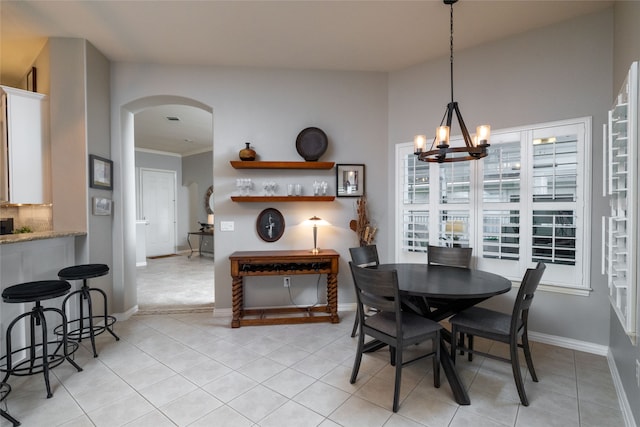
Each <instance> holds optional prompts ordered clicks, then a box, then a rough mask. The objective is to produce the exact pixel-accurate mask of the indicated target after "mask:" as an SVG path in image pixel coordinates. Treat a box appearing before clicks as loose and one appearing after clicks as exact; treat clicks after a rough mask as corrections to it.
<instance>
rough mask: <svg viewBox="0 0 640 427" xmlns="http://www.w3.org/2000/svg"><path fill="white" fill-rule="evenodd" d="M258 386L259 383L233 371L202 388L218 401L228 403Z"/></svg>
mask: <svg viewBox="0 0 640 427" xmlns="http://www.w3.org/2000/svg"><path fill="white" fill-rule="evenodd" d="M257 385H258V383H257V382H255V381H254V380H252V379H251V378H248V377H246V376H244V375H242V374H240V373H238V372H235V371H232V372H230V373H228V374H227V375H224V376H222V377H220V378H217V379H215V380H213V381H211V382H210V383H208V384H206V385H205V386H203V387H202V388H203V389H204V390H205V391H207V392H208V393H209V394H211V395H212V396H214V397H215V398H216V399H219V400H221V401H222V402H225V403H227V402H229V401H231V400H233V399H235V398H236V397H238V396H240V395H241V394H243V393H246V392H247V391H249V390H251V389H252V388H254V387H255V386H257Z"/></svg>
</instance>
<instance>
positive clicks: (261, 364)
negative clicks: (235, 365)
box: [238, 357, 287, 382]
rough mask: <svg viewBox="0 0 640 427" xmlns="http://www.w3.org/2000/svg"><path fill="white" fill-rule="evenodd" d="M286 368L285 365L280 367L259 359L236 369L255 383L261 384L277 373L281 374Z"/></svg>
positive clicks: (275, 363)
mask: <svg viewBox="0 0 640 427" xmlns="http://www.w3.org/2000/svg"><path fill="white" fill-rule="evenodd" d="M286 368H287V367H286V366H285V365H282V364H280V363H278V362H276V361H275V360H271V359H269V358H266V357H261V358H259V359H256V360H254V361H253V362H252V363H249V364H247V365H244V366H242V367H241V368H240V369H238V372H240V373H241V374H243V375H246V376H248V377H249V378H251V379H253V380H255V381H257V382H263V381H266V380H267V379H269V378H271V377H273V376H274V375H277V374H278V373H279V372H282V371H283V370H285V369H286Z"/></svg>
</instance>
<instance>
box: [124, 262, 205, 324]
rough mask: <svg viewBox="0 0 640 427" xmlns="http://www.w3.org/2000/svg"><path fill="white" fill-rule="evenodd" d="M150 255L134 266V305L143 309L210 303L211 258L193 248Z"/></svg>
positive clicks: (188, 307)
mask: <svg viewBox="0 0 640 427" xmlns="http://www.w3.org/2000/svg"><path fill="white" fill-rule="evenodd" d="M187 255H189V252H188V251H187V252H182V253H180V254H177V255H176V256H171V257H166V258H157V259H150V258H147V265H146V266H141V267H136V284H137V288H138V309H139V310H140V312H144V313H156V312H166V311H173V312H177V311H180V310H194V309H202V310H205V309H208V310H213V307H214V262H213V259H212V258H210V257H206V256H198V253H197V252H195V253H194V254H193V256H192V257H191V258H188V256H187Z"/></svg>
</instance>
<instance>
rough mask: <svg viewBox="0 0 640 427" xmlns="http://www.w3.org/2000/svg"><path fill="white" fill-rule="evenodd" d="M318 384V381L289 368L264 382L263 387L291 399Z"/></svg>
mask: <svg viewBox="0 0 640 427" xmlns="http://www.w3.org/2000/svg"><path fill="white" fill-rule="evenodd" d="M314 382H316V379H315V378H313V377H310V376H309V375H306V374H303V373H302V372H299V371H296V370H295V369H290V368H287V369H285V370H283V371H282V372H279V373H278V374H276V375H274V376H273V377H271V378H269V379H267V380H266V381H264V382H263V385H264V386H266V387H268V388H270V389H271V390H273V391H276V392H278V393H280V394H282V395H283V396H286V397H287V398H289V399H291V398H292V397H293V396H295V395H296V394H298V393H300V392H301V391H302V390H304V389H306V388H307V387H309V386H310V385H311V384H313V383H314Z"/></svg>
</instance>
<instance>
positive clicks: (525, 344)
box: [522, 328, 538, 383]
mask: <svg viewBox="0 0 640 427" xmlns="http://www.w3.org/2000/svg"><path fill="white" fill-rule="evenodd" d="M522 349H523V350H524V359H525V360H526V361H527V368H529V373H530V374H531V379H532V380H533V381H534V382H536V383H537V382H538V376H537V375H536V370H535V369H534V368H533V359H532V358H531V348H530V347H529V337H528V335H527V328H525V329H524V332H523V333H522Z"/></svg>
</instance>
